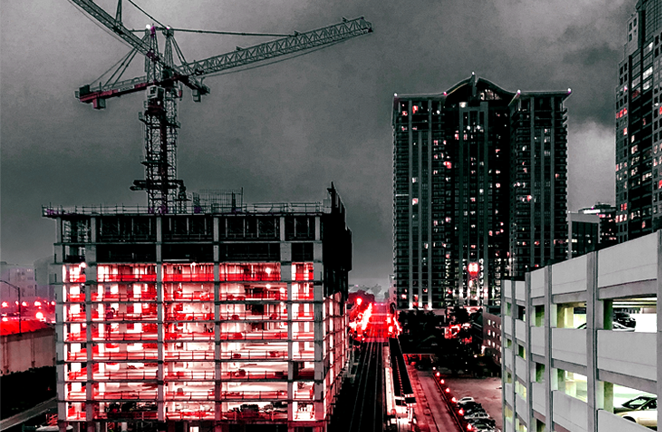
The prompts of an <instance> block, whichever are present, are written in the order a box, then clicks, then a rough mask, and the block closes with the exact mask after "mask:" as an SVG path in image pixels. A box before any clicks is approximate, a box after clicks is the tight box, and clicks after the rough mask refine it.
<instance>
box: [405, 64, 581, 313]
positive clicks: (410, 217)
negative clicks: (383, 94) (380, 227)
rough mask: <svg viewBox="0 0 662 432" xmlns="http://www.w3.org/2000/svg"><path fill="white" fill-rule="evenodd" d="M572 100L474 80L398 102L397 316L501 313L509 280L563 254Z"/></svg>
mask: <svg viewBox="0 0 662 432" xmlns="http://www.w3.org/2000/svg"><path fill="white" fill-rule="evenodd" d="M568 95H569V92H532V93H522V92H519V91H518V92H516V93H514V92H509V91H506V90H503V89H502V88H500V87H498V86H496V85H495V84H493V83H491V82H489V81H487V80H485V79H482V78H477V77H476V76H475V75H473V74H472V76H471V77H470V78H468V79H466V80H463V81H461V82H459V83H458V84H456V85H455V86H453V87H451V88H450V89H449V90H447V91H446V92H444V93H442V94H436V95H395V97H394V99H393V115H392V125H393V142H394V146H393V148H394V150H393V172H394V175H393V203H394V205H393V223H394V226H393V255H394V256H393V259H394V273H395V288H396V292H397V301H398V308H400V309H403V308H412V307H424V308H431V309H432V308H440V307H444V306H446V305H447V304H448V303H450V302H460V303H469V304H488V303H490V302H493V303H498V302H499V298H500V287H501V280H502V279H503V278H504V277H506V276H507V274H508V272H509V270H510V271H516V274H517V275H518V276H523V274H524V273H523V272H524V271H526V269H528V268H529V267H534V266H536V265H540V264H542V263H543V262H547V261H548V260H554V259H557V257H561V256H564V253H562V252H560V250H561V249H564V248H565V236H566V232H567V228H566V225H565V223H566V222H565V212H566V196H565V195H566V141H565V137H566V129H565V115H564V113H565V110H564V108H563V101H564V99H565V98H566V97H567V96H568ZM513 182H514V183H515V185H514V186H513ZM511 186H513V187H511ZM511 227H514V228H515V230H516V237H515V239H514V240H511V239H510V235H511V230H512V228H511Z"/></svg>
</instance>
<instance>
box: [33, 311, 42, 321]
mask: <svg viewBox="0 0 662 432" xmlns="http://www.w3.org/2000/svg"><path fill="white" fill-rule="evenodd" d="M34 317H35V318H37V319H38V320H43V319H44V314H43V313H41V312H37V313H36V314H35V315H34Z"/></svg>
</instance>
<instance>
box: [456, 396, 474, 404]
mask: <svg viewBox="0 0 662 432" xmlns="http://www.w3.org/2000/svg"><path fill="white" fill-rule="evenodd" d="M467 402H475V400H474V398H472V397H471V396H465V397H463V398H462V399H460V400H458V401H457V404H458V405H463V404H465V403H467Z"/></svg>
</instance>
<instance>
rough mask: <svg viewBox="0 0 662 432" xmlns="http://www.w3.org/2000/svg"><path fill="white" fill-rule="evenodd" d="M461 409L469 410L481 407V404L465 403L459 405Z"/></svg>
mask: <svg viewBox="0 0 662 432" xmlns="http://www.w3.org/2000/svg"><path fill="white" fill-rule="evenodd" d="M459 408H460V409H461V410H462V411H471V410H474V409H476V408H479V409H483V406H482V405H481V404H479V403H476V402H471V403H466V404H464V405H462V406H460V407H459Z"/></svg>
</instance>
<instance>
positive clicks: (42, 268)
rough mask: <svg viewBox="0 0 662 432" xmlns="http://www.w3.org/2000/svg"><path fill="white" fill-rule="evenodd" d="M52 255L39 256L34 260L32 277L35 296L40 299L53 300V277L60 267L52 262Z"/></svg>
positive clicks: (59, 270) (54, 277)
mask: <svg viewBox="0 0 662 432" xmlns="http://www.w3.org/2000/svg"><path fill="white" fill-rule="evenodd" d="M53 262H54V259H53V256H47V257H44V258H40V259H38V260H36V261H35V262H34V279H35V283H36V288H35V289H36V296H37V297H39V298H41V299H46V300H49V301H55V283H54V281H55V279H56V277H57V275H58V273H59V272H61V271H62V269H61V267H60V266H58V265H55V264H53Z"/></svg>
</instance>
